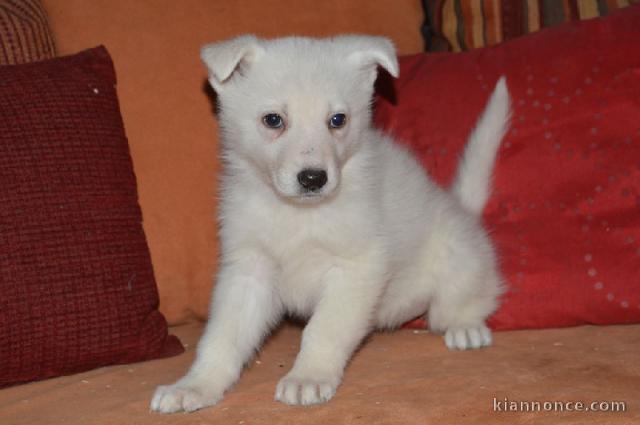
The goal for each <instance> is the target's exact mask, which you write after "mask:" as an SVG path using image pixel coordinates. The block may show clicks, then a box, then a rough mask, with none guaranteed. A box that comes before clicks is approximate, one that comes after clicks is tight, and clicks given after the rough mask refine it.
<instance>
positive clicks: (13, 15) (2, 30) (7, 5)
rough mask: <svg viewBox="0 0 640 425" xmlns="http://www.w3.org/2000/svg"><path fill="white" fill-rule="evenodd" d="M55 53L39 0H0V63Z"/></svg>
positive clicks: (31, 58) (24, 60) (17, 61)
mask: <svg viewBox="0 0 640 425" xmlns="http://www.w3.org/2000/svg"><path fill="white" fill-rule="evenodd" d="M55 56H56V49H55V45H54V43H53V36H52V35H51V30H50V29H49V23H48V22H47V15H46V13H45V11H44V9H43V7H42V5H41V4H40V1H39V0H0V65H13V64H20V63H25V62H33V61H38V60H43V59H51V58H53V57H55Z"/></svg>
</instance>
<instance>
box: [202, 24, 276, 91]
mask: <svg viewBox="0 0 640 425" xmlns="http://www.w3.org/2000/svg"><path fill="white" fill-rule="evenodd" d="M263 54H264V49H263V48H262V46H260V42H259V40H258V39H257V38H256V37H255V36H253V35H244V36H241V37H237V38H233V39H231V40H227V41H221V42H219V43H212V44H207V45H205V46H203V47H202V49H200V58H201V59H202V61H203V62H204V63H205V65H207V68H208V70H209V83H210V84H211V86H212V87H213V88H214V89H215V90H216V91H218V92H219V91H220V90H223V89H224V85H225V83H227V82H229V81H230V80H231V78H232V77H233V74H234V73H235V72H236V71H238V70H240V69H241V68H242V67H245V66H248V65H250V64H251V63H252V62H254V61H256V60H257V59H258V58H259V57H260V56H262V55H263Z"/></svg>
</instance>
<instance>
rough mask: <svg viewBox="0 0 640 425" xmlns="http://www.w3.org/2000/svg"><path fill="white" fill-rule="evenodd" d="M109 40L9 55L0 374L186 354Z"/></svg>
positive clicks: (0, 242)
mask: <svg viewBox="0 0 640 425" xmlns="http://www.w3.org/2000/svg"><path fill="white" fill-rule="evenodd" d="M115 82H116V80H115V72H114V69H113V64H112V62H111V59H110V58H109V54H108V53H107V51H106V50H105V49H104V48H102V47H101V48H96V49H92V50H87V51H85V52H82V53H79V54H77V55H74V56H69V57H64V58H59V59H52V60H48V61H44V62H37V63H32V64H25V65H16V66H0V182H1V183H0V359H1V360H0V386H6V385H10V384H13V383H18V382H24V381H30V380H34V379H41V378H46V377H51V376H56V375H60V374H68V373H73V372H78V371H82V370H87V369H90V368H94V367H97V366H103V365H107V364H113V363H125V362H134V361H140V360H145V359H152V358H158V357H163V356H169V355H174V354H177V353H179V352H181V351H182V346H181V345H180V342H179V341H178V340H177V339H176V338H175V337H172V336H169V335H168V334H167V327H166V322H165V320H164V317H163V316H162V314H161V313H160V312H159V311H158V310H157V308H158V294H157V290H156V284H155V280H154V276H153V269H152V266H151V261H150V257H149V252H148V247H147V243H146V239H145V235H144V233H143V230H142V226H141V221H142V217H141V212H140V208H139V206H138V201H137V191H136V180H135V175H134V174H133V168H132V163H131V158H130V156H129V148H128V145H127V139H126V136H125V134H124V130H123V125H122V119H121V116H120V110H119V107H118V100H117V97H116V90H115Z"/></svg>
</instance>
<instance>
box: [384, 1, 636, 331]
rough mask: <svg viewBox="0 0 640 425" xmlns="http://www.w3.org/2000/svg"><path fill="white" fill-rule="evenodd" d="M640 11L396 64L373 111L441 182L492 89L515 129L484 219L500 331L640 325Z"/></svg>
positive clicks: (451, 168)
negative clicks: (396, 75) (497, 285)
mask: <svg viewBox="0 0 640 425" xmlns="http://www.w3.org/2000/svg"><path fill="white" fill-rule="evenodd" d="M639 27H640V5H637V6H632V7H629V8H627V9H624V10H622V11H619V12H617V13H615V14H613V15H611V16H609V17H607V18H599V19H596V20H591V21H583V22H578V23H573V24H568V25H566V26H562V27H557V28H553V29H547V30H543V31H540V32H538V33H536V34H531V35H529V36H526V37H522V38H519V39H516V40H513V41H511V42H509V43H504V44H502V45H500V46H495V47H493V48H486V49H478V50H474V51H470V52H465V53H460V54H451V53H439V54H421V55H416V56H411V57H406V58H403V59H402V61H401V72H400V75H401V77H400V79H399V80H398V81H397V82H396V84H395V89H396V90H395V101H393V100H391V101H390V100H387V99H385V98H384V97H381V99H380V101H379V103H378V109H377V112H376V116H377V119H378V121H379V122H380V123H381V124H382V125H383V126H384V127H385V128H386V129H387V130H388V131H390V132H392V133H394V134H396V135H397V136H398V138H399V140H400V141H401V142H402V143H405V144H406V145H407V146H408V147H409V148H410V149H412V150H413V151H414V152H415V153H416V154H417V155H418V156H419V157H420V159H421V160H422V162H423V164H424V165H425V167H426V169H427V170H428V171H429V173H430V174H431V175H433V176H434V177H435V178H436V179H437V180H438V181H439V182H440V183H442V184H445V185H446V184H448V183H449V181H450V180H451V178H452V176H453V172H454V169H455V167H456V166H457V160H458V157H459V154H460V152H461V150H462V148H463V145H464V143H465V142H466V139H467V136H468V134H469V133H470V131H471V129H472V128H473V125H474V124H475V121H476V119H477V117H478V115H479V114H480V112H481V111H482V110H483V108H484V106H485V103H486V101H487V99H488V96H489V94H490V93H491V90H492V89H493V85H494V84H495V82H496V81H497V79H498V77H499V76H500V75H506V77H507V84H508V86H509V90H510V92H511V95H512V98H513V99H512V100H513V105H512V110H513V115H512V120H511V127H510V131H509V133H508V134H507V136H506V137H505V140H504V141H503V143H502V146H501V149H500V151H499V157H498V159H497V164H496V168H495V185H494V186H495V190H494V194H493V196H492V198H491V200H490V203H489V204H488V206H487V209H486V210H485V223H486V226H487V228H488V229H489V231H490V232H491V235H492V238H493V239H494V240H495V242H496V245H497V248H498V253H499V254H498V255H499V257H500V260H501V266H502V269H503V271H504V274H505V277H506V280H507V281H508V292H507V294H506V295H505V296H504V298H503V306H502V308H501V309H500V310H499V311H498V312H497V313H496V314H495V316H494V317H493V320H492V321H491V324H492V326H493V327H494V328H497V329H516V328H535V327H555V326H571V325H577V324H582V323H591V324H611V323H633V322H640V291H638V281H639V279H640V267H639V265H640V43H638V35H639V32H638V28H639Z"/></svg>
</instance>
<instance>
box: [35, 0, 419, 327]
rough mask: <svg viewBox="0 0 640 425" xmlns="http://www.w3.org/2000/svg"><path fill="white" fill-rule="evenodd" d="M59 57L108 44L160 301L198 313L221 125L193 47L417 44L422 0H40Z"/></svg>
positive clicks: (212, 243) (404, 48)
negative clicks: (327, 38) (333, 41)
mask: <svg viewBox="0 0 640 425" xmlns="http://www.w3.org/2000/svg"><path fill="white" fill-rule="evenodd" d="M43 3H44V6H45V8H46V9H47V12H48V13H49V18H50V23H51V26H52V28H53V32H54V34H55V37H56V43H57V46H58V51H59V53H61V54H66V53H74V52H77V51H79V50H82V49H84V48H86V47H88V46H92V45H96V44H105V45H106V46H107V48H108V49H109V51H110V52H111V54H112V56H113V59H114V62H115V66H116V71H117V73H118V78H119V84H118V95H119V97H120V101H121V108H122V114H123V117H124V123H125V127H126V130H127V134H128V136H129V142H130V147H131V153H132V156H133V162H134V167H135V171H136V175H137V178H138V188H139V193H140V203H141V206H142V211H143V217H144V228H145V231H146V234H147V237H148V241H149V247H150V250H151V256H152V260H153V264H154V270H155V273H156V279H157V282H158V287H159V291H160V306H161V309H162V311H163V312H164V313H165V314H166V316H167V318H168V320H169V321H170V322H172V323H177V322H180V321H183V320H185V319H186V318H187V317H188V316H189V314H190V312H193V313H195V314H196V315H197V316H199V317H204V316H205V315H206V312H207V309H208V303H209V296H208V294H209V291H210V289H211V285H212V276H213V274H214V271H215V259H216V256H217V243H216V223H215V220H214V218H215V187H214V182H215V179H216V175H217V172H218V168H219V165H218V160H217V127H216V125H215V121H214V116H213V112H212V109H213V106H212V103H211V100H210V98H209V96H208V92H207V89H206V88H205V87H206V86H205V78H206V70H205V68H204V66H203V65H202V64H201V63H200V59H199V49H200V46H201V45H203V44H205V43H208V42H211V41H215V40H221V39H224V38H228V37H231V36H234V35H237V34H241V33H247V32H252V33H256V34H258V35H262V36H278V35H290V34H303V35H316V36H320V35H328V34H335V33H345V32H367V33H374V34H383V35H387V36H389V37H391V38H392V39H393V40H394V41H395V43H396V44H397V46H398V49H399V51H400V52H401V53H415V52H418V51H421V50H422V40H421V36H420V31H419V28H420V24H421V22H422V19H423V15H422V10H421V7H420V1H419V0H407V1H402V2H399V1H396V0H378V1H375V2H370V1H369V0H357V1H356V0H353V1H348V2H345V1H342V0H325V1H322V2H319V1H315V0H299V1H295V2H293V1H288V0H278V1H276V0H272V1H269V2H264V1H250V0H238V1H223V0H215V1H214V0H191V1H189V2H176V1H170V0H163V1H158V0H136V1H130V0H94V1H91V2H87V1H84V0H44V2H43Z"/></svg>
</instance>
